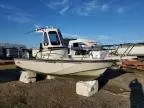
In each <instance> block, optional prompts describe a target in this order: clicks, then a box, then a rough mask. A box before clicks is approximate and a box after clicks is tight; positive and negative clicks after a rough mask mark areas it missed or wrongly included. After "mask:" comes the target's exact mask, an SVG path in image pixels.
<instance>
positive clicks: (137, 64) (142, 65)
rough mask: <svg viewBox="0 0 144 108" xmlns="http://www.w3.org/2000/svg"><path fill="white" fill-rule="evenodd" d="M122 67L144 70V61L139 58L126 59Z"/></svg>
mask: <svg viewBox="0 0 144 108" xmlns="http://www.w3.org/2000/svg"><path fill="white" fill-rule="evenodd" d="M122 67H123V68H131V69H138V70H142V71H144V62H141V61H139V60H124V61H123V62H122Z"/></svg>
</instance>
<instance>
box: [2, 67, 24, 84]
mask: <svg viewBox="0 0 144 108" xmlns="http://www.w3.org/2000/svg"><path fill="white" fill-rule="evenodd" d="M20 74H21V73H20V70H19V69H5V70H0V83H4V82H9V81H16V80H18V79H19V77H20Z"/></svg>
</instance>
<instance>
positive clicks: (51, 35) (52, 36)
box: [49, 31, 60, 45]
mask: <svg viewBox="0 0 144 108" xmlns="http://www.w3.org/2000/svg"><path fill="white" fill-rule="evenodd" d="M49 38H50V41H51V44H52V45H60V41H59V38H58V35H57V32H55V31H50V32H49Z"/></svg>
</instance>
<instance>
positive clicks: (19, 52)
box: [0, 43, 27, 59]
mask: <svg viewBox="0 0 144 108" xmlns="http://www.w3.org/2000/svg"><path fill="white" fill-rule="evenodd" d="M26 50H27V48H26V46H25V45H21V44H10V43H0V59H12V58H22V57H23V56H24V55H25V54H24V53H25V52H26Z"/></svg>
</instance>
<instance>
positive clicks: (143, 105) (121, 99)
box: [0, 69, 144, 108]
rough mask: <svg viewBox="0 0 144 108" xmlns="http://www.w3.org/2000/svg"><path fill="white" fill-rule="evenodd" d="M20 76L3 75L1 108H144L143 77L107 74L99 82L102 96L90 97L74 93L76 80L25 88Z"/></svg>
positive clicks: (12, 72) (0, 76)
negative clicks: (19, 79)
mask: <svg viewBox="0 0 144 108" xmlns="http://www.w3.org/2000/svg"><path fill="white" fill-rule="evenodd" d="M19 76H20V73H19V70H16V69H9V70H1V71H0V82H1V83H0V108H144V94H143V85H144V76H143V75H141V74H137V73H125V72H123V71H120V70H115V69H111V70H108V71H106V72H105V74H104V75H102V76H101V77H100V78H99V85H100V90H99V92H98V93H96V94H95V95H93V96H91V97H83V96H79V95H77V94H76V93H75V83H76V80H74V79H64V78H56V79H54V80H40V81H37V82H35V83H31V84H24V83H22V82H19V81H18V78H19Z"/></svg>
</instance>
